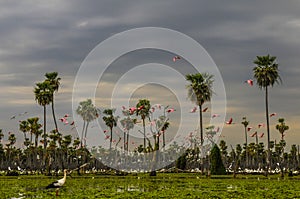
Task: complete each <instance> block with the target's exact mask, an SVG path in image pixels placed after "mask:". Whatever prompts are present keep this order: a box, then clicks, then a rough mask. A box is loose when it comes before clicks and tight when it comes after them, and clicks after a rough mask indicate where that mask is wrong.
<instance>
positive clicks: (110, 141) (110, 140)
mask: <svg viewBox="0 0 300 199" xmlns="http://www.w3.org/2000/svg"><path fill="white" fill-rule="evenodd" d="M112 130H113V128H112V127H110V139H109V150H111V143H112Z"/></svg>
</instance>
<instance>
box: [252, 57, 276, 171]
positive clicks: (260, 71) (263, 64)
mask: <svg viewBox="0 0 300 199" xmlns="http://www.w3.org/2000/svg"><path fill="white" fill-rule="evenodd" d="M253 63H254V64H255V65H256V66H255V67H254V68H253V72H254V78H255V79H256V84H257V85H258V87H259V88H260V89H265V104H266V120H267V139H268V161H267V164H268V167H269V166H270V163H271V151H270V124H269V105H268V87H269V86H272V87H273V85H274V84H275V83H278V82H279V80H280V81H281V79H280V76H279V73H278V64H277V63H276V57H275V56H270V55H267V56H257V57H256V59H255V60H254V62H253Z"/></svg>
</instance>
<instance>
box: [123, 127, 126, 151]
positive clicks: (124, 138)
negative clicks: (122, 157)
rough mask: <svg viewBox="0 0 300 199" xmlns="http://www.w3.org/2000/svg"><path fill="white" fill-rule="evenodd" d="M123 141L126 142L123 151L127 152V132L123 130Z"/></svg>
mask: <svg viewBox="0 0 300 199" xmlns="http://www.w3.org/2000/svg"><path fill="white" fill-rule="evenodd" d="M123 143H124V144H123V147H124V150H123V151H124V153H125V150H126V132H125V131H124V132H123Z"/></svg>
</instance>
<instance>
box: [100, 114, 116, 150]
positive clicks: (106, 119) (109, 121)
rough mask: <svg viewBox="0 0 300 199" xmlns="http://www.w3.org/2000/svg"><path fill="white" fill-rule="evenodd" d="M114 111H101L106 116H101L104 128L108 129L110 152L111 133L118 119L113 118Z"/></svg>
mask: <svg viewBox="0 0 300 199" xmlns="http://www.w3.org/2000/svg"><path fill="white" fill-rule="evenodd" d="M114 112H115V109H105V110H104V111H103V114H105V115H106V116H103V118H102V119H103V121H104V122H105V124H106V126H108V127H109V129H110V140H109V150H111V144H112V131H113V128H114V127H115V126H117V121H118V117H115V116H114Z"/></svg>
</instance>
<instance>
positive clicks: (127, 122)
mask: <svg viewBox="0 0 300 199" xmlns="http://www.w3.org/2000/svg"><path fill="white" fill-rule="evenodd" d="M135 122H136V119H132V118H130V116H129V115H128V116H127V117H126V118H124V119H122V120H121V121H120V123H121V125H122V127H123V129H124V151H125V150H126V151H127V152H128V145H129V131H130V129H133V128H134V124H135ZM126 134H127V135H126Z"/></svg>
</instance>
